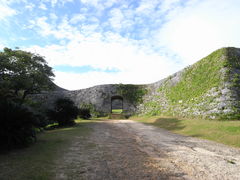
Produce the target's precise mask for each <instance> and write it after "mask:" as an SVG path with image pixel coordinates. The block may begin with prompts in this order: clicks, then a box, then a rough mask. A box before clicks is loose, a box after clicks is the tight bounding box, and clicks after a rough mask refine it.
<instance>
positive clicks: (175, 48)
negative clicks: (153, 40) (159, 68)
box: [157, 0, 240, 64]
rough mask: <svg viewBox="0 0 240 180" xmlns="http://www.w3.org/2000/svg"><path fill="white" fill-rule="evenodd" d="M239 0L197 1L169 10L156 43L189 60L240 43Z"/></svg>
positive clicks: (190, 61)
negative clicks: (168, 15)
mask: <svg viewBox="0 0 240 180" xmlns="http://www.w3.org/2000/svg"><path fill="white" fill-rule="evenodd" d="M239 7H240V1H237V0H229V1H219V0H211V1H199V2H195V4H194V3H192V4H190V5H189V6H187V7H183V8H181V9H177V12H175V13H174V12H172V13H173V14H174V16H170V19H169V22H167V23H166V24H165V25H164V26H163V27H162V29H160V30H159V32H158V36H157V38H158V39H159V45H161V46H164V47H166V48H168V49H170V50H171V51H172V52H173V53H175V54H177V55H179V56H181V57H182V59H183V60H184V61H185V63H186V64H192V63H193V62H196V61H197V60H199V59H201V58H202V57H204V56H206V55H208V54H209V53H211V52H212V51H214V50H216V49H218V48H221V47H226V46H237V47H239V46H240V34H239V32H240V23H239V17H240V11H239Z"/></svg>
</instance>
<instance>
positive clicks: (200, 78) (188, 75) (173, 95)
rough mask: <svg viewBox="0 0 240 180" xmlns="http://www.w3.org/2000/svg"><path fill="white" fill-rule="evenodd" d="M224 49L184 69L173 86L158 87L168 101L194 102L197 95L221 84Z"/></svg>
mask: <svg viewBox="0 0 240 180" xmlns="http://www.w3.org/2000/svg"><path fill="white" fill-rule="evenodd" d="M225 54H226V49H220V50H217V51H215V52H213V53H212V54H210V55H209V56H207V57H205V58H203V59H202V60H201V61H198V62H197V63H196V64H194V65H192V66H190V67H189V68H187V69H185V71H184V72H183V73H182V75H181V80H180V82H178V83H177V84H176V85H175V86H172V87H171V86H168V84H166V86H165V87H164V88H160V89H159V91H161V90H164V91H165V92H166V96H167V98H168V99H169V101H170V102H171V103H173V104H176V103H179V101H180V102H181V101H182V103H196V101H197V100H198V99H197V97H200V96H202V95H204V94H205V93H207V92H208V91H209V90H210V89H212V88H213V87H216V88H217V87H220V86H221V85H222V84H221V82H222V78H223V77H222V73H221V71H220V70H221V68H222V67H223V65H224V64H225V63H226V57H224V56H225Z"/></svg>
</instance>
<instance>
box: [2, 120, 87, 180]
mask: <svg viewBox="0 0 240 180" xmlns="http://www.w3.org/2000/svg"><path fill="white" fill-rule="evenodd" d="M87 122H88V121H79V120H78V124H77V125H76V126H74V127H71V128H62V129H56V130H51V131H46V132H44V133H42V134H40V135H39V137H38V142H37V143H36V144H34V145H32V146H30V147H28V148H25V149H21V150H14V151H12V152H10V153H7V154H2V155H0V179H1V180H7V179H11V180H23V179H24V180H28V179H29V180H47V179H52V178H53V177H54V176H55V174H54V167H55V166H56V164H55V163H56V162H55V161H56V159H57V158H60V157H61V155H62V153H63V152H64V150H65V149H67V148H68V146H69V144H70V143H71V140H72V138H73V137H75V136H86V135H88V134H89V133H90V131H91V130H90V129H89V128H87V127H86V125H84V123H87Z"/></svg>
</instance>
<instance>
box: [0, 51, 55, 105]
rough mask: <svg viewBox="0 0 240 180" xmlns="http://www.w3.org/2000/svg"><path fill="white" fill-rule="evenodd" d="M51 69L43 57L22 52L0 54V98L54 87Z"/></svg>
mask: <svg viewBox="0 0 240 180" xmlns="http://www.w3.org/2000/svg"><path fill="white" fill-rule="evenodd" d="M53 77H54V74H53V72H52V68H51V67H49V66H48V65H47V62H46V60H45V59H44V57H42V56H40V55H38V54H34V53H31V52H26V51H22V50H18V49H17V50H12V49H9V48H4V50H3V52H0V96H5V97H6V96H14V97H20V98H21V99H22V101H23V100H24V99H25V98H26V96H27V95H28V94H34V93H38V92H41V91H42V90H50V89H52V88H53V87H54V84H53V83H52V81H51V80H52V78H53Z"/></svg>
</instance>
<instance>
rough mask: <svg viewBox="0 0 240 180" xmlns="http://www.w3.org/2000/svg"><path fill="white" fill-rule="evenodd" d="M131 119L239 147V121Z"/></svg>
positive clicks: (159, 117) (164, 118)
mask: <svg viewBox="0 0 240 180" xmlns="http://www.w3.org/2000/svg"><path fill="white" fill-rule="evenodd" d="M131 119H132V120H135V121H138V122H142V123H145V124H149V125H154V126H156V127H160V128H164V129H167V130H170V131H171V132H174V133H178V134H182V135H187V136H193V137H198V138H203V139H208V140H212V141H216V142H219V143H223V144H227V145H231V146H235V147H240V121H215V120H204V119H184V118H175V117H162V116H154V117H132V118H131Z"/></svg>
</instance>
